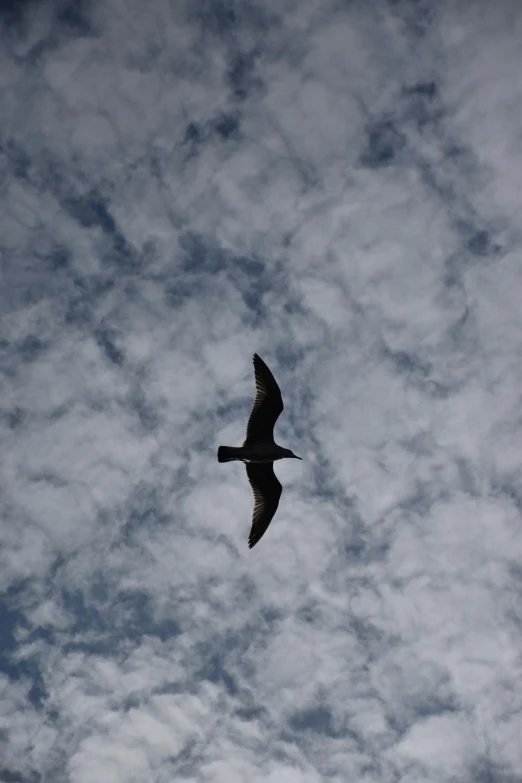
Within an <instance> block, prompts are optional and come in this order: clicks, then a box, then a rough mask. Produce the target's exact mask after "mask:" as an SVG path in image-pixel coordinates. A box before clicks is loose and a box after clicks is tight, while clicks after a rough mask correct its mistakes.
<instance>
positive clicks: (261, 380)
mask: <svg viewBox="0 0 522 783" xmlns="http://www.w3.org/2000/svg"><path fill="white" fill-rule="evenodd" d="M254 374H255V379H256V396H255V399H254V405H253V406H252V410H251V411H250V417H249V419H248V424H247V432H246V439H245V442H244V443H243V446H250V445H252V444H254V443H273V442H274V424H275V423H276V421H277V419H278V416H279V415H280V413H281V412H282V410H283V398H282V397H281V390H280V388H279V386H278V385H277V383H276V380H275V378H274V376H273V375H272V373H271V372H270V370H269V369H268V367H267V366H266V364H265V363H264V361H263V360H262V359H261V357H260V356H258V355H257V353H255V354H254Z"/></svg>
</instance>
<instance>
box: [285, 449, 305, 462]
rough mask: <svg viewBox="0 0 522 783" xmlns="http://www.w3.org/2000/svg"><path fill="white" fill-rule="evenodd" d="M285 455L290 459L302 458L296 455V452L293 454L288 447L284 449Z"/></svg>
mask: <svg viewBox="0 0 522 783" xmlns="http://www.w3.org/2000/svg"><path fill="white" fill-rule="evenodd" d="M286 456H287V457H289V458H290V459H300V460H302V459H303V458H302V457H298V456H297V454H294V452H293V451H291V450H290V449H286Z"/></svg>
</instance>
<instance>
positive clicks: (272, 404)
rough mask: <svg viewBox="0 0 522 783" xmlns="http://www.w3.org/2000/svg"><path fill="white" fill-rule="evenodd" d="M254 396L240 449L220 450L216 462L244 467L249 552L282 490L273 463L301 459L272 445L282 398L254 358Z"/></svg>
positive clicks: (237, 447)
mask: <svg viewBox="0 0 522 783" xmlns="http://www.w3.org/2000/svg"><path fill="white" fill-rule="evenodd" d="M254 374H255V379H256V396H255V399H254V404H253V406H252V410H251V411H250V416H249V419H248V424H247V432H246V439H245V441H244V443H243V445H242V446H220V447H219V448H218V453H217V457H218V462H232V461H233V460H240V461H241V462H244V463H245V464H246V471H247V476H248V480H249V481H250V485H251V487H252V491H253V493H254V501H255V502H254V515H253V517H252V528H251V530H250V536H249V537H248V546H249V547H250V549H252V547H253V546H255V545H256V544H257V542H258V541H259V539H260V538H261V537H262V536H263V534H264V533H265V531H266V529H267V528H268V525H269V524H270V522H271V521H272V518H273V516H274V514H275V512H276V511H277V507H278V505H279V498H280V497H281V492H282V491H283V487H282V486H281V484H280V483H279V481H278V479H277V476H276V474H275V473H274V462H275V460H276V459H284V458H285V457H290V458H293V459H301V457H298V456H296V455H295V454H294V453H293V451H290V449H284V448H283V447H282V446H278V445H277V443H276V442H275V441H274V425H275V423H276V421H277V419H278V417H279V415H280V414H281V413H282V411H283V398H282V397H281V390H280V389H279V386H278V385H277V383H276V380H275V378H274V376H273V375H272V373H271V372H270V370H269V369H268V367H267V366H266V364H265V363H264V361H263V360H262V359H261V357H260V356H258V355H257V353H255V354H254Z"/></svg>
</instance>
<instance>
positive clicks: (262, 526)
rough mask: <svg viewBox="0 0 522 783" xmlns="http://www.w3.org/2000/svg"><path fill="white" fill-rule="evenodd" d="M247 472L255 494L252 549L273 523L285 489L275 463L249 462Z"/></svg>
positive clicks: (249, 542)
mask: <svg viewBox="0 0 522 783" xmlns="http://www.w3.org/2000/svg"><path fill="white" fill-rule="evenodd" d="M246 471H247V475H248V480H249V481H250V485H251V487H252V491H253V493H254V514H253V517H252V527H251V529H250V535H249V537H248V546H249V547H250V549H252V547H253V546H255V545H256V544H257V542H258V541H259V539H260V538H261V537H262V536H263V534H264V533H265V532H266V529H267V527H268V525H269V524H270V522H271V521H272V518H273V516H274V514H275V512H276V511H277V507H278V505H279V498H280V497H281V492H282V491H283V487H282V486H281V484H280V483H279V481H278V478H277V476H276V474H275V473H274V463H273V462H248V463H247V466H246Z"/></svg>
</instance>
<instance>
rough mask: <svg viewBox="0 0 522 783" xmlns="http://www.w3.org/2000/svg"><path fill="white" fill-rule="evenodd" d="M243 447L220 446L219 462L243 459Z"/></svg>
mask: <svg viewBox="0 0 522 783" xmlns="http://www.w3.org/2000/svg"><path fill="white" fill-rule="evenodd" d="M242 451H243V449H242V448H240V447H237V446H220V447H219V448H218V462H231V461H232V460H234V459H243V457H242V456H241V452H242Z"/></svg>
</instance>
